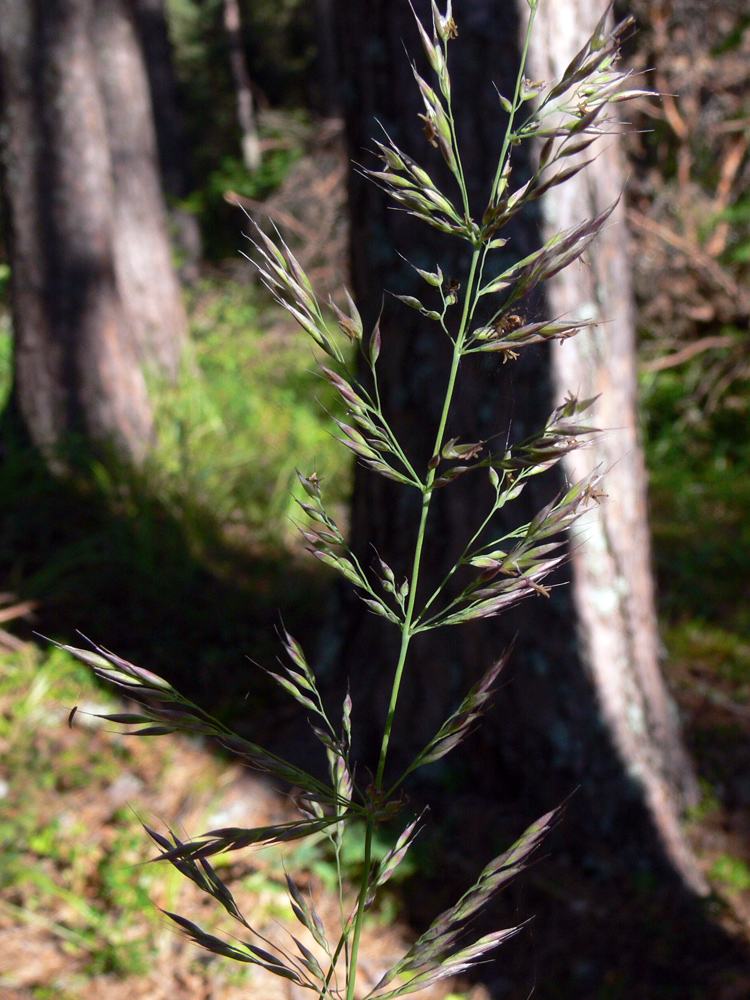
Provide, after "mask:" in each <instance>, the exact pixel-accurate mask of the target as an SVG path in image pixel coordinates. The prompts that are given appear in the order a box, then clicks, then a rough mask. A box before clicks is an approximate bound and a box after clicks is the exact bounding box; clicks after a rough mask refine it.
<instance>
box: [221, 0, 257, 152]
mask: <svg viewBox="0 0 750 1000" xmlns="http://www.w3.org/2000/svg"><path fill="white" fill-rule="evenodd" d="M224 27H225V29H226V33H227V39H228V42H229V64H230V66H231V69H232V78H233V80H234V88H235V92H236V94H237V120H238V122H239V125H240V132H241V140H240V142H241V146H242V159H243V161H244V163H245V166H246V167H247V169H248V170H257V169H258V167H259V166H260V159H261V154H260V140H259V139H258V125H257V122H256V120H255V108H254V106H253V90H252V86H251V84H250V75H249V74H248V72H247V63H246V62H245V50H244V48H243V45H242V21H241V19H240V5H239V3H238V0H224Z"/></svg>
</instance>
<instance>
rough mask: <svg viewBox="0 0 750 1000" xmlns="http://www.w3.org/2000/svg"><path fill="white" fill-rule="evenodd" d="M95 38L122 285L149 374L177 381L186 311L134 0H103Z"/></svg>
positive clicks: (97, 5) (98, 9)
mask: <svg viewBox="0 0 750 1000" xmlns="http://www.w3.org/2000/svg"><path fill="white" fill-rule="evenodd" d="M92 40H93V44H94V46H95V51H96V53H97V56H98V58H97V66H98V78H99V87H100V91H101V94H102V97H103V100H104V106H105V109H106V113H107V131H108V136H109V148H110V157H111V162H112V180H113V186H114V222H115V230H114V231H115V240H114V249H115V269H116V273H117V281H118V286H119V289H120V294H121V296H122V301H123V306H124V308H125V313H126V318H127V322H128V324H129V325H130V328H131V330H132V333H133V335H134V337H135V339H136V343H137V345H138V351H139V355H140V359H141V363H142V365H143V366H144V368H145V370H146V373H147V375H149V374H150V375H155V376H156V377H157V378H166V379H167V380H168V381H170V382H174V381H175V380H176V378H177V375H178V373H179V367H180V361H181V358H182V349H183V347H184V344H185V342H186V340H187V317H186V315H185V307H184V305H183V302H182V297H181V294H180V288H179V285H178V282H177V276H176V274H175V270H174V267H173V265H172V248H171V246H170V243H169V235H168V230H167V214H166V210H165V206H164V198H163V195H162V191H161V182H160V175H159V168H158V152H157V145H156V132H155V129H154V118H153V113H152V110H151V97H150V92H149V86H148V77H147V75H146V67H145V63H144V59H143V53H142V52H141V49H140V45H139V39H138V35H137V32H136V27H135V22H134V18H133V14H132V10H131V8H130V6H129V0H97V2H96V3H95V5H94V19H93V23H92Z"/></svg>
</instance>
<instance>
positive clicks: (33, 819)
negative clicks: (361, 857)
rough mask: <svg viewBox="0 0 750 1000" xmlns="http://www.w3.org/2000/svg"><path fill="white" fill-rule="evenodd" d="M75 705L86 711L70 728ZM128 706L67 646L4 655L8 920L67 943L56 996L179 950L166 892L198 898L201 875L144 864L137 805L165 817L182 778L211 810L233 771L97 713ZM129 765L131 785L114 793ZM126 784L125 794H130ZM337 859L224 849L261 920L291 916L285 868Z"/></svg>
mask: <svg viewBox="0 0 750 1000" xmlns="http://www.w3.org/2000/svg"><path fill="white" fill-rule="evenodd" d="M73 705H79V706H80V711H79V713H78V714H77V716H76V725H75V726H74V728H73V729H70V728H69V726H68V713H69V710H70V708H71V707H72V706H73ZM116 705H117V703H116V702H115V701H114V699H113V698H112V696H111V694H110V693H108V692H106V691H104V690H103V689H101V688H100V687H99V686H98V685H97V684H96V683H95V682H94V681H93V680H92V678H91V676H90V675H89V673H88V671H87V670H86V669H85V668H83V667H82V666H81V665H80V664H79V663H78V662H77V661H75V660H73V659H72V658H70V657H69V656H68V655H67V654H66V653H64V652H62V651H60V650H58V649H55V648H52V649H50V650H49V651H47V652H46V653H42V652H40V651H38V650H37V649H36V647H34V646H32V645H28V646H27V647H25V648H24V649H23V650H21V651H20V652H18V653H13V654H2V655H1V656H0V779H2V782H3V785H2V787H3V791H4V795H3V797H2V800H0V805H1V807H2V808H1V809H0V856H2V858H3V864H2V866H0V922H2V925H3V926H7V922H8V921H10V922H11V923H12V924H16V925H19V924H20V925H22V926H24V927H25V928H26V931H27V933H28V940H30V941H34V940H35V939H36V937H35V936H40V937H41V938H42V939H43V940H44V941H45V942H47V941H48V940H49V938H50V936H51V937H52V938H53V939H54V940H55V941H57V942H58V943H59V944H60V946H61V947H62V948H63V949H64V951H65V952H66V954H67V955H68V957H69V960H70V967H69V968H68V969H67V970H66V972H65V973H64V976H63V979H62V980H55V981H54V982H51V983H48V982H40V983H39V984H35V985H36V986H38V987H39V988H41V989H44V988H54V989H56V990H58V992H57V993H55V995H56V996H60V995H63V994H64V991H65V989H66V988H67V987H69V986H70V987H71V988H73V987H72V986H71V984H73V986H74V983H75V976H84V977H85V978H86V979H87V980H88V979H89V978H91V977H93V976H98V975H114V976H116V977H123V976H126V975H143V974H144V973H146V972H148V971H149V970H150V969H153V968H155V967H156V966H157V965H159V963H160V962H168V961H170V960H171V959H169V958H168V957H167V954H171V951H170V949H172V948H173V944H174V940H175V934H174V933H172V932H170V933H169V934H167V936H166V939H165V933H164V918H163V917H162V915H161V914H160V912H159V910H158V909H157V907H156V905H155V904H156V903H158V904H159V905H160V906H162V907H163V908H167V909H173V908H175V907H183V908H184V906H185V905H186V902H187V904H188V905H194V900H192V897H191V894H190V890H191V887H190V885H189V884H186V882H185V880H184V879H183V878H182V877H181V876H180V875H179V874H178V873H177V872H176V871H175V870H174V869H173V868H172V867H171V866H169V865H149V864H146V863H145V862H146V861H147V860H148V859H149V858H150V857H153V855H154V847H153V844H151V842H150V841H149V839H148V838H147V837H146V835H145V834H144V831H143V829H142V826H141V823H140V822H139V819H138V816H137V815H136V813H138V814H139V815H141V816H143V818H144V820H145V821H146V822H149V823H150V824H151V825H156V826H157V827H158V826H159V825H160V821H161V820H164V821H169V822H174V818H173V817H172V818H170V817H169V816H165V815H164V808H165V807H164V806H163V802H164V801H165V796H167V795H168V792H167V789H170V788H171V790H172V791H174V789H175V786H177V788H178V791H179V798H180V801H181V802H182V803H183V805H182V807H181V808H184V803H187V802H190V801H191V797H192V799H194V800H195V801H196V802H198V803H199V805H200V803H203V804H204V806H205V808H206V809H208V808H209V807H211V808H213V806H212V805H211V803H213V802H215V801H216V795H217V791H216V790H217V788H219V787H220V775H221V774H222V772H223V771H224V770H225V765H222V763H221V761H219V760H216V759H213V758H212V755H211V754H210V752H209V751H208V750H205V751H199V750H197V749H196V748H195V747H194V748H193V750H192V753H193V754H197V753H198V754H200V757H199V759H198V760H197V765H198V766H197V767H192V768H191V769H190V771H189V773H187V772H185V771H184V770H182V769H181V768H182V764H183V758H184V755H185V753H186V742H185V741H184V740H181V741H178V740H177V739H172V738H170V739H169V740H168V741H167V742H164V740H159V745H158V747H157V746H156V745H155V744H154V743H153V742H151V741H149V740H147V739H145V740H127V739H125V738H124V737H122V736H120V735H118V734H116V733H113V732H111V731H109V730H111V729H113V728H114V727H112V726H109V727H108V726H106V725H102V724H97V723H96V720H95V719H93V718H92V717H91V716H90V715H87V714H86V712H89V713H91V712H106V711H112V710H113V708H114V706H116ZM115 710H116V709H115ZM196 773H197V774H198V775H199V777H198V778H197V779H196ZM123 775H125V776H127V779H128V781H129V786H128V788H126V789H125V791H124V792H122V793H118V794H117V795H116V794H115V790H116V789H117V787H118V785H117V784H116V783H117V782H118V780H119V781H122V778H123ZM125 796H126V797H127V799H128V802H127V804H126V803H124V802H121V801H120V800H121V799H122V798H123V797H125ZM131 806H132V807H131ZM154 814H155V815H154ZM206 821H207V820H206V819H205V817H203V818H199V819H197V820H196V819H195V818H194V819H193V822H198V823H200V822H204V823H205V822H206ZM193 832H197V831H196V830H193ZM327 863H328V862H326V860H325V853H324V851H323V849H322V846H320V845H308V846H307V847H306V848H305V852H304V853H300V854H299V856H298V854H297V852H295V851H294V850H289V851H287V852H285V854H284V856H283V860H282V856H281V855H280V854H279V853H278V852H276V853H273V852H262V854H261V855H258V854H257V853H256V854H254V855H253V856H252V860H251V861H248V862H242V861H240V862H238V861H237V859H236V858H235V859H217V867H221V866H222V865H223V866H224V867H230V868H231V869H232V870H231V872H229V873H228V874H227V873H222V874H223V877H224V878H225V879H228V880H230V881H231V883H232V886H233V892H234V893H235V896H237V898H238V899H242V898H243V897H244V905H247V900H248V899H249V900H251V901H252V914H253V922H254V923H256V924H263V923H264V922H266V923H268V922H270V923H273V922H276V923H278V922H279V921H281V919H282V918H284V919H286V918H287V917H288V905H287V899H286V890H285V887H284V874H283V872H284V867H283V866H286V868H287V869H288V870H290V871H292V872H297V871H299V870H301V869H311V868H312V867H315V869H316V870H321V869H324V868H325V866H326V864H327ZM186 890H187V893H186ZM191 900H192V903H191ZM202 919H203V918H202ZM209 919H211V918H209ZM214 922H215V921H214ZM165 947H166V949H167V954H165V955H162V952H163V951H164V949H165ZM214 964H215V963H214ZM208 971H209V972H210V970H208ZM243 975H244V972H243ZM71 977H72V978H71ZM3 986H9V987H13V986H14V980H13V973H12V971H11V973H10V974H8V973H7V970H6V969H4V970H3V975H0V987H3ZM74 992H75V991H74Z"/></svg>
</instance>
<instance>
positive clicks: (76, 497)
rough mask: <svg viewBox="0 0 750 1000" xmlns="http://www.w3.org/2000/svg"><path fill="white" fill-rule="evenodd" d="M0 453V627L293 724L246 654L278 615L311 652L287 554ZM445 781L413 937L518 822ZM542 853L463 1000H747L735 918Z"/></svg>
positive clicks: (310, 628)
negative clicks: (118, 659)
mask: <svg viewBox="0 0 750 1000" xmlns="http://www.w3.org/2000/svg"><path fill="white" fill-rule="evenodd" d="M3 460H4V467H5V472H6V475H5V477H4V478H5V486H4V489H3V492H2V496H1V497H0V512H1V515H2V524H3V531H2V535H0V573H2V579H3V581H4V583H3V587H2V589H3V591H5V592H6V593H7V594H12V595H13V600H14V601H16V602H26V601H32V602H35V609H34V611H33V614H32V615H31V616H29V617H27V618H24V619H19V620H17V621H15V622H13V623H12V624H11V625H9V626H8V627H9V628H10V629H12V631H13V633H14V634H15V635H17V636H19V637H21V638H24V639H26V638H29V637H30V635H31V633H32V632H34V631H37V632H40V633H42V634H44V635H47V636H50V637H52V638H55V639H57V640H62V641H66V642H75V641H76V636H75V632H76V629H78V630H80V631H81V632H82V633H84V634H85V635H87V636H89V637H90V638H92V639H93V640H95V641H96V642H98V643H100V644H102V645H104V646H106V647H108V648H110V649H112V650H114V651H116V652H117V653H118V654H120V655H122V656H124V657H126V658H128V659H130V660H132V661H133V662H136V663H138V664H140V665H143V666H146V667H148V668H150V669H152V670H154V671H156V672H157V673H161V674H163V675H164V676H165V677H167V678H168V679H169V680H170V681H171V682H172V683H173V684H174V685H175V686H176V687H178V688H179V689H181V690H183V691H184V693H186V694H187V695H188V696H190V697H192V698H194V699H195V700H197V701H199V702H200V703H201V704H202V705H203V706H204V707H206V708H208V709H210V710H211V711H213V712H214V713H215V714H218V715H219V716H220V717H221V718H222V719H223V720H224V721H233V722H235V724H238V725H239V726H240V727H241V728H242V729H243V730H244V731H245V732H247V731H252V733H253V738H254V739H256V740H258V741H262V740H263V737H264V735H267V736H269V737H271V735H272V734H273V741H274V746H275V749H277V750H278V749H279V747H278V734H279V733H280V732H287V733H294V732H295V729H298V728H299V727H295V724H294V714H293V712H290V710H289V708H288V705H287V703H286V701H285V700H284V699H283V698H280V697H279V695H278V693H277V692H276V691H275V690H274V689H273V688H272V687H271V683H270V682H269V681H268V679H267V678H266V677H265V675H263V673H262V672H261V671H260V670H258V668H257V667H255V666H253V664H252V663H251V662H249V660H248V657H251V658H252V659H253V660H257V661H259V662H260V663H263V664H266V665H271V664H273V662H274V661H275V657H276V654H277V645H276V638H275V626H277V625H278V623H279V621H280V617H283V620H284V623H285V625H286V626H287V627H288V628H289V630H290V631H291V632H292V633H293V634H294V635H295V636H296V637H298V638H299V639H300V640H301V641H302V642H303V644H305V645H307V646H308V648H312V647H313V646H314V643H315V637H316V633H317V630H318V627H319V625H320V624H321V621H322V616H323V612H324V608H325V604H326V601H325V594H326V588H327V587H328V586H329V581H328V580H327V579H326V578H323V577H321V576H320V575H319V574H318V573H313V572H312V571H306V570H303V569H301V568H299V567H298V566H295V565H294V560H293V559H292V558H291V557H290V556H289V555H288V553H287V554H284V553H282V552H278V553H275V554H274V553H270V554H269V552H268V551H262V552H261V551H257V550H254V549H253V546H252V545H250V544H248V542H247V539H244V540H243V539H239V540H238V539H235V540H234V541H233V540H232V539H230V538H228V537H227V536H226V533H224V532H222V530H221V528H220V526H218V525H215V524H212V522H211V517H210V513H209V512H205V511H199V510H190V511H182V512H180V511H179V510H177V509H176V508H175V506H174V505H170V504H168V503H166V502H164V501H159V500H156V499H154V498H153V497H149V496H148V494H147V492H146V491H144V490H142V489H140V488H139V487H138V486H137V484H135V483H133V482H131V483H129V484H121V485H120V486H118V487H117V488H116V489H114V490H113V488H112V485H111V482H108V483H106V484H105V485H104V486H102V485H101V484H97V481H96V478H95V477H93V478H92V477H90V476H89V477H75V479H74V480H71V481H69V482H62V481H60V480H58V479H55V478H54V477H52V476H50V475H49V473H48V472H47V471H46V469H45V468H44V467H43V466H42V465H41V463H39V462H38V460H37V459H35V458H34V456H33V454H32V453H31V452H30V451H29V450H28V449H25V448H24V447H23V446H22V445H20V444H15V443H11V444H9V443H8V440H7V438H6V441H5V445H4V455H3ZM696 749H697V750H698V751H699V750H700V748H699V747H697V748H696ZM293 753H295V754H298V753H299V746H297V747H295V748H293ZM458 788H459V791H453V792H451V791H450V790H448V791H444V792H443V793H442V795H441V796H439V798H438V802H437V803H436V808H435V809H434V810H433V820H432V822H431V829H432V833H431V834H430V835H429V836H426V837H425V838H424V843H423V845H422V846H421V847H420V848H419V852H418V860H419V874H417V875H415V876H414V877H413V878H412V879H411V880H410V881H409V882H408V883H406V884H405V885H404V886H403V887H402V889H401V905H402V915H403V918H404V920H406V921H407V922H408V923H410V924H411V925H412V926H413V927H414V928H417V927H422V928H423V927H424V926H425V922H427V921H429V920H430V919H432V918H433V917H434V916H435V914H436V913H437V912H439V911H440V909H441V908H443V907H444V906H447V905H450V904H451V903H452V902H453V901H455V898H456V897H457V896H458V895H460V893H461V892H462V891H463V890H464V889H465V888H466V887H467V885H469V884H471V882H473V880H474V879H475V878H476V876H477V874H478V870H479V868H480V866H481V864H482V863H483V862H484V861H485V860H487V859H489V857H490V856H491V854H492V853H493V852H495V853H496V851H497V850H499V849H501V848H502V847H503V846H505V845H507V844H508V843H510V842H512V840H513V839H514V838H515V837H516V836H517V835H518V834H519V833H520V832H521V829H522V823H520V822H519V819H518V816H517V814H516V812H515V808H514V807H513V806H508V804H507V803H506V804H503V803H502V802H501V801H491V802H490V801H487V800H486V799H483V800H480V799H477V798H472V797H471V796H469V795H466V794H465V792H464V791H462V790H460V783H459V784H458ZM441 798H442V801H441V800H440V799H441ZM709 834H710V831H709ZM707 835H708V834H707ZM548 850H549V852H550V853H549V857H548V858H547V859H546V860H542V861H540V862H539V863H538V864H537V865H536V866H535V867H534V868H533V869H532V870H531V871H530V872H528V873H527V874H526V876H525V877H524V878H522V879H521V880H520V881H519V882H518V884H517V885H515V886H514V887H512V888H510V889H509V890H508V891H507V892H505V893H504V895H503V897H502V899H501V901H500V902H499V903H498V906H497V909H496V911H495V912H494V914H493V917H492V919H493V921H494V924H495V926H498V925H506V926H507V925H511V924H514V923H518V922H519V921H523V920H526V919H527V918H529V917H531V916H533V915H535V919H534V920H533V921H532V922H531V923H530V924H529V925H528V926H527V927H526V928H524V929H523V930H522V932H521V933H520V934H519V936H518V938H517V939H516V941H515V942H514V943H512V944H510V945H508V946H506V947H505V948H504V949H502V951H501V952H500V958H499V959H498V960H497V961H495V962H493V963H491V964H489V965H487V966H485V967H483V968H482V969H481V970H480V975H479V977H478V985H477V986H475V988H474V989H475V995H476V996H477V997H479V996H481V995H484V996H487V995H490V996H492V997H493V998H497V1000H502V998H504V997H513V998H522V997H527V996H530V995H531V994H532V992H533V994H534V996H535V997H536V998H537V1000H625V998H627V1000H746V998H747V997H748V996H750V974H749V973H748V970H749V969H750V952H748V947H747V945H748V928H749V927H750V922H748V921H747V920H746V921H744V926H743V922H742V921H739V920H738V919H737V918H736V916H735V915H733V913H732V911H731V909H730V908H729V907H728V906H727V905H726V904H725V903H722V902H721V901H720V900H719V899H718V898H714V899H712V900H709V901H708V902H706V903H701V904H698V903H695V902H691V901H689V900H686V899H685V898H684V897H682V896H680V894H679V893H677V892H675V891H673V890H672V889H670V888H668V887H667V886H665V884H664V883H663V882H662V881H661V880H659V879H658V878H657V877H656V876H655V875H654V874H653V873H651V872H649V870H648V869H646V868H642V867H638V866H634V867H632V868H629V867H628V865H627V864H623V862H622V860H621V859H618V858H617V857H611V856H607V853H606V850H605V849H602V848H601V846H600V845H597V844H589V845H584V849H583V850H580V851H576V852H575V853H573V852H571V851H570V850H568V849H567V848H566V846H565V845H564V838H563V841H561V843H560V845H557V844H556V843H555V842H552V843H551V844H550V845H549V847H548Z"/></svg>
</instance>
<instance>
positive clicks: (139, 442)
mask: <svg viewBox="0 0 750 1000" xmlns="http://www.w3.org/2000/svg"><path fill="white" fill-rule="evenodd" d="M131 29H132V24H131V22H130V19H129V16H128V14H127V12H126V11H124V10H123V9H122V8H121V7H119V5H118V4H117V3H116V0H104V2H103V3H101V4H98V3H97V4H94V3H92V2H91V0H34V2H28V0H8V2H7V3H5V4H3V6H2V8H0V82H1V84H2V98H3V116H4V129H3V132H4V135H3V140H4V143H3V163H4V182H5V194H6V198H7V202H8V206H9V223H10V225H9V228H10V250H11V266H12V296H13V326H14V385H13V401H14V405H15V406H16V407H17V408H18V410H19V412H20V415H21V418H22V420H23V423H24V425H25V427H26V429H27V430H28V432H29V435H30V437H31V439H32V441H33V442H34V443H35V444H36V445H37V446H39V447H40V448H42V449H43V450H44V451H45V452H49V451H51V450H52V449H53V448H54V446H55V445H57V444H58V443H59V442H60V441H61V440H62V439H63V438H65V437H67V436H69V435H71V434H73V435H81V436H83V437H84V438H86V439H88V440H89V441H91V442H97V443H98V444H100V445H101V444H106V445H108V446H113V447H114V448H115V449H116V450H117V452H119V454H120V455H121V456H122V457H124V458H126V459H128V460H129V461H135V462H140V461H141V460H142V459H143V457H144V456H145V454H146V452H147V450H148V447H149V445H150V441H151V437H152V429H153V425H152V419H153V418H152V411H151V406H150V403H149V399H148V393H147V389H146V379H145V375H144V369H150V370H153V371H154V373H156V374H165V373H167V374H169V375H172V376H173V375H174V374H175V373H176V371H177V366H178V359H179V356H180V351H181V348H182V343H183V340H184V337H185V331H186V323H185V314H184V311H183V309H182V305H181V302H180V300H179V289H178V288H177V285H176V283H175V281H174V275H173V272H172V270H171V262H170V260H169V246H168V243H167V237H166V227H165V224H164V207H163V204H162V202H161V195H160V192H159V189H158V184H157V182H156V164H155V161H154V158H153V153H154V150H153V126H152V125H151V124H150V121H149V112H148V108H149V105H148V102H147V94H146V91H145V86H144V83H143V80H144V77H143V67H142V63H139V61H138V59H137V57H136V56H137V53H136V54H134V52H133V50H132V49H128V46H129V45H130V44H131V42H132V33H130V32H131ZM116 37H119V41H120V43H121V44H122V45H123V46H125V50H126V51H125V53H124V54H123V53H122V52H121V51H120V50H119V48H118V46H117V45H116V44H115V43H114V39H115V38H116ZM118 86H119V87H121V88H124V89H125V93H122V92H118ZM139 221H140V222H142V224H143V228H142V229H141V228H140V227H139V224H138V223H139Z"/></svg>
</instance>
